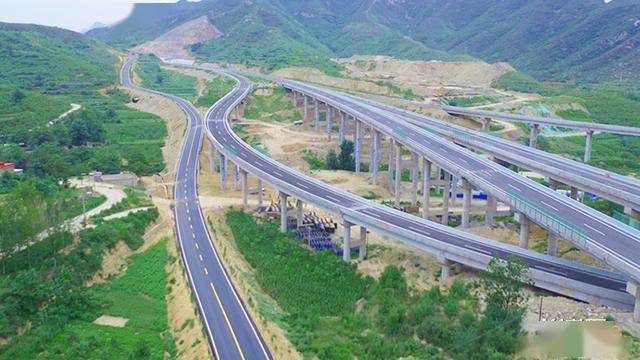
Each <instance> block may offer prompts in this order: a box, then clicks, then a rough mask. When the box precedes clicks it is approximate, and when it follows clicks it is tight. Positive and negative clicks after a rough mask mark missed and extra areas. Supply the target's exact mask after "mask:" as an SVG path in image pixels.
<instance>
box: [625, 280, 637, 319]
mask: <svg viewBox="0 0 640 360" xmlns="http://www.w3.org/2000/svg"><path fill="white" fill-rule="evenodd" d="M627 292H628V293H629V294H631V295H633V297H634V298H635V303H634V306H633V321H634V322H636V323H638V322H640V285H638V284H637V283H635V282H627Z"/></svg>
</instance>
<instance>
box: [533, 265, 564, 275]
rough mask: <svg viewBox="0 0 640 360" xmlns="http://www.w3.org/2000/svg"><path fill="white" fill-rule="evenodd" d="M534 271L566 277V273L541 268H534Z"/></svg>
mask: <svg viewBox="0 0 640 360" xmlns="http://www.w3.org/2000/svg"><path fill="white" fill-rule="evenodd" d="M536 269H538V270H541V271H546V272H550V273H554V274H557V275H561V276H564V277H567V273H565V272H563V271H558V270H553V269H547V268H541V267H539V266H536Z"/></svg>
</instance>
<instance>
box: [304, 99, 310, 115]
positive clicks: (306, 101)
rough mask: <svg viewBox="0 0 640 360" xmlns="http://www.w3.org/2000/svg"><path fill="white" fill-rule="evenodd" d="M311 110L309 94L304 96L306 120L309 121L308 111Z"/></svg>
mask: <svg viewBox="0 0 640 360" xmlns="http://www.w3.org/2000/svg"><path fill="white" fill-rule="evenodd" d="M308 110H309V101H308V99H307V95H305V96H304V121H307V115H308V114H307V113H308Z"/></svg>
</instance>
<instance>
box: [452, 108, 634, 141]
mask: <svg viewBox="0 0 640 360" xmlns="http://www.w3.org/2000/svg"><path fill="white" fill-rule="evenodd" d="M441 109H442V110H444V111H446V112H448V113H449V114H451V115H462V116H477V117H481V118H489V119H500V120H504V121H517V122H524V123H529V124H544V125H551V126H558V127H564V128H569V129H579V130H585V131H601V132H605V133H609V134H617V135H628V136H640V128H636V127H631V126H621V125H609V124H603V123H588V122H582V121H572V120H565V119H557V118H546V117H538V116H527V115H520V114H511V113H504V112H497V111H487V110H478V109H468V108H463V107H458V106H442V107H441Z"/></svg>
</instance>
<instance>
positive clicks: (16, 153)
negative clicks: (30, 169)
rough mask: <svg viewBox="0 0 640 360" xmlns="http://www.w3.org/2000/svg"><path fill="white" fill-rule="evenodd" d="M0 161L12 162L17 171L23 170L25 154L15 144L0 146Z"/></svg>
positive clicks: (25, 160)
mask: <svg viewBox="0 0 640 360" xmlns="http://www.w3.org/2000/svg"><path fill="white" fill-rule="evenodd" d="M0 161H3V162H12V163H14V164H16V167H17V168H19V169H24V167H25V166H26V165H27V152H26V151H24V150H22V148H21V147H20V146H18V145H16V144H6V145H4V146H0Z"/></svg>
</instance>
